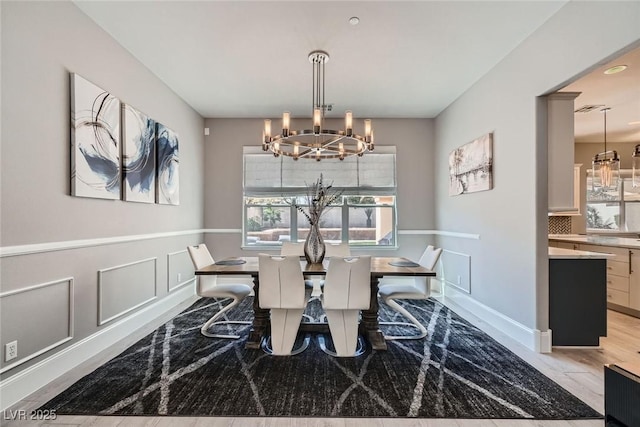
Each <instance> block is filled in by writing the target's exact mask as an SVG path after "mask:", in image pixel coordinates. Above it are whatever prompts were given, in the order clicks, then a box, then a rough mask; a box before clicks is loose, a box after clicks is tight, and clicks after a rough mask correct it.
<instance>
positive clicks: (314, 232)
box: [304, 223, 325, 264]
mask: <svg viewBox="0 0 640 427" xmlns="http://www.w3.org/2000/svg"><path fill="white" fill-rule="evenodd" d="M324 252H325V246H324V240H323V239H322V235H321V234H320V226H319V224H317V223H316V224H311V226H310V227H309V234H307V239H306V240H305V241H304V257H305V259H306V260H307V262H308V263H309V264H321V263H322V260H323V259H324Z"/></svg>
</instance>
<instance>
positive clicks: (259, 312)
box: [245, 275, 269, 349]
mask: <svg viewBox="0 0 640 427" xmlns="http://www.w3.org/2000/svg"><path fill="white" fill-rule="evenodd" d="M259 290H260V283H259V281H258V276H257V275H256V276H253V292H254V294H255V296H254V297H253V324H252V325H251V330H250V331H249V337H248V338H247V343H246V344H245V348H248V349H257V348H260V344H261V343H262V337H264V336H265V334H266V333H267V329H268V328H269V310H268V309H264V308H261V307H260V301H259V300H258V295H259V293H260V292H259Z"/></svg>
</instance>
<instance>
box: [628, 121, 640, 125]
mask: <svg viewBox="0 0 640 427" xmlns="http://www.w3.org/2000/svg"><path fill="white" fill-rule="evenodd" d="M629 124H630V125H631V126H633V125H640V120H638V121H637V122H629Z"/></svg>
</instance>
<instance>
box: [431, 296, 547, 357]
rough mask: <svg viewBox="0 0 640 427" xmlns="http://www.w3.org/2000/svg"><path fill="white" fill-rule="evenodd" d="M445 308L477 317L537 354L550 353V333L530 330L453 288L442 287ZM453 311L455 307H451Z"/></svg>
mask: <svg viewBox="0 0 640 427" xmlns="http://www.w3.org/2000/svg"><path fill="white" fill-rule="evenodd" d="M442 300H443V303H445V304H446V305H447V306H458V307H460V308H462V309H464V310H466V311H468V312H469V313H471V314H473V315H475V316H477V317H479V318H480V319H482V320H483V321H485V322H487V323H488V324H490V325H491V326H493V327H494V328H496V329H498V330H499V331H500V332H502V333H504V334H505V335H507V336H509V337H511V338H513V339H514V340H516V341H518V342H519V343H520V344H522V345H524V346H525V347H527V348H529V349H530V350H533V351H535V352H538V353H550V352H551V331H550V330H549V331H544V332H543V331H539V330H537V329H531V328H528V327H526V326H524V325H523V324H521V323H519V322H516V321H515V320H513V319H512V318H510V317H507V316H505V315H504V314H502V313H500V312H498V311H496V310H494V309H492V308H491V307H488V306H486V305H484V304H482V303H480V302H478V301H476V300H475V299H473V298H472V297H471V296H470V295H469V294H467V293H465V292H461V291H459V290H457V289H456V288H455V287H453V286H447V285H446V284H445V285H444V292H443V297H442ZM452 308H453V309H454V311H455V307H452Z"/></svg>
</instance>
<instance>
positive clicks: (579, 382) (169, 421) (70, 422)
mask: <svg viewBox="0 0 640 427" xmlns="http://www.w3.org/2000/svg"><path fill="white" fill-rule="evenodd" d="M189 303H190V302H188V303H185V304H184V305H182V306H180V307H176V308H175V309H174V310H172V311H171V312H170V313H167V314H166V315H165V316H163V317H162V318H160V319H157V321H155V322H153V323H152V324H149V325H147V326H146V327H145V328H142V329H141V330H139V331H136V333H134V334H132V335H131V336H130V337H128V339H127V340H124V341H122V342H120V343H118V344H117V345H115V346H113V347H111V348H110V349H109V350H108V351H105V352H103V353H101V354H100V355H98V356H96V357H94V358H92V359H91V360H89V361H87V362H86V363H84V364H82V365H81V366H78V367H77V368H76V369H74V370H73V371H72V372H69V373H67V374H65V375H64V376H63V377H61V378H58V379H57V380H56V381H54V382H52V383H51V384H49V385H47V386H46V387H44V388H42V389H41V390H39V391H37V392H36V393H34V394H33V395H31V396H29V397H28V398H27V399H25V400H23V401H21V402H19V403H18V404H16V405H14V406H13V407H12V408H11V410H12V411H16V410H19V409H23V410H26V411H27V412H28V411H29V410H32V409H35V408H38V407H39V406H40V405H42V404H43V403H45V402H47V401H48V400H49V399H51V398H52V397H54V396H55V395H57V394H58V393H60V392H61V391H63V390H64V389H66V388H67V387H68V386H70V385H71V384H73V383H74V382H75V381H77V380H78V379H80V378H81V377H82V376H84V375H86V374H87V373H89V372H91V371H92V370H93V369H95V368H96V367H97V366H100V365H101V364H102V363H104V362H106V361H107V360H109V359H111V358H112V357H114V356H116V355H117V354H119V353H120V352H122V351H123V350H124V349H125V348H127V347H128V346H129V345H131V344H133V343H134V342H136V341H137V340H138V339H140V338H142V337H143V336H145V335H147V334H148V333H150V332H151V331H153V330H154V329H155V328H156V327H157V326H158V325H160V324H162V323H164V322H165V321H167V320H168V319H170V318H171V317H173V316H174V315H175V314H177V313H178V312H180V311H181V310H182V309H184V308H185V307H186V306H187V305H188V304H189ZM454 311H455V312H456V313H458V314H459V315H461V316H462V317H465V318H466V319H467V320H469V321H470V322H472V323H473V324H474V325H476V326H477V327H479V328H480V329H482V330H484V331H485V332H487V333H488V334H489V335H491V336H492V337H493V338H495V339H496V340H498V341H499V342H500V343H502V344H503V345H505V346H506V347H507V348H509V349H510V350H511V351H513V352H514V353H516V354H517V355H518V356H520V357H521V358H523V359H524V360H526V361H527V362H528V363H530V364H531V365H532V366H534V367H536V368H537V369H538V370H539V371H541V372H542V373H544V374H545V375H546V376H548V377H549V378H551V379H553V380H554V381H556V382H557V383H558V384H560V385H562V386H563V387H564V388H565V389H567V390H568V391H570V392H571V393H573V394H574V395H576V396H577V397H579V398H580V399H582V400H583V401H584V402H585V403H587V404H588V405H590V406H592V407H593V408H594V409H596V410H597V411H599V412H600V413H604V374H603V369H604V368H603V366H604V365H605V364H607V363H613V362H626V361H635V362H640V353H639V351H640V319H637V318H634V317H631V316H627V315H624V314H621V313H617V312H615V311H611V310H609V312H608V333H607V337H606V338H601V340H600V347H598V348H588V349H578V348H557V347H556V348H554V349H553V352H552V353H550V354H539V353H535V352H532V351H531V350H529V349H527V348H525V347H524V346H522V345H521V344H519V343H517V342H515V341H514V340H513V339H511V338H509V337H507V336H505V335H504V334H502V333H501V332H499V331H497V330H495V329H494V328H493V327H491V326H490V325H488V324H486V323H485V322H483V321H482V320H480V319H478V318H477V317H475V316H473V315H472V314H470V313H468V312H465V311H464V310H461V309H460V308H458V307H454ZM4 415H5V416H4V417H3V420H2V425H3V426H6V427H16V426H18V427H27V426H94V427H101V426H104V427H116V426H117V427H143V426H145V427H151V426H155V427H170V426H180V427H183V426H184V427H231V426H232V427H254V426H257V427H298V426H300V427H321V426H323V427H357V426H362V425H366V426H371V427H596V426H597V427H602V426H603V425H604V422H603V421H602V420H579V421H578V420H558V421H549V420H486V419H482V420H467V419H464V420H463V419H402V418H384V419H373V418H372V419H363V418H247V417H245V418H231V417H120V416H109V417H97V416H58V417H57V419H55V420H50V421H7V420H5V419H4V418H6V417H7V411H5V414H4Z"/></svg>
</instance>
